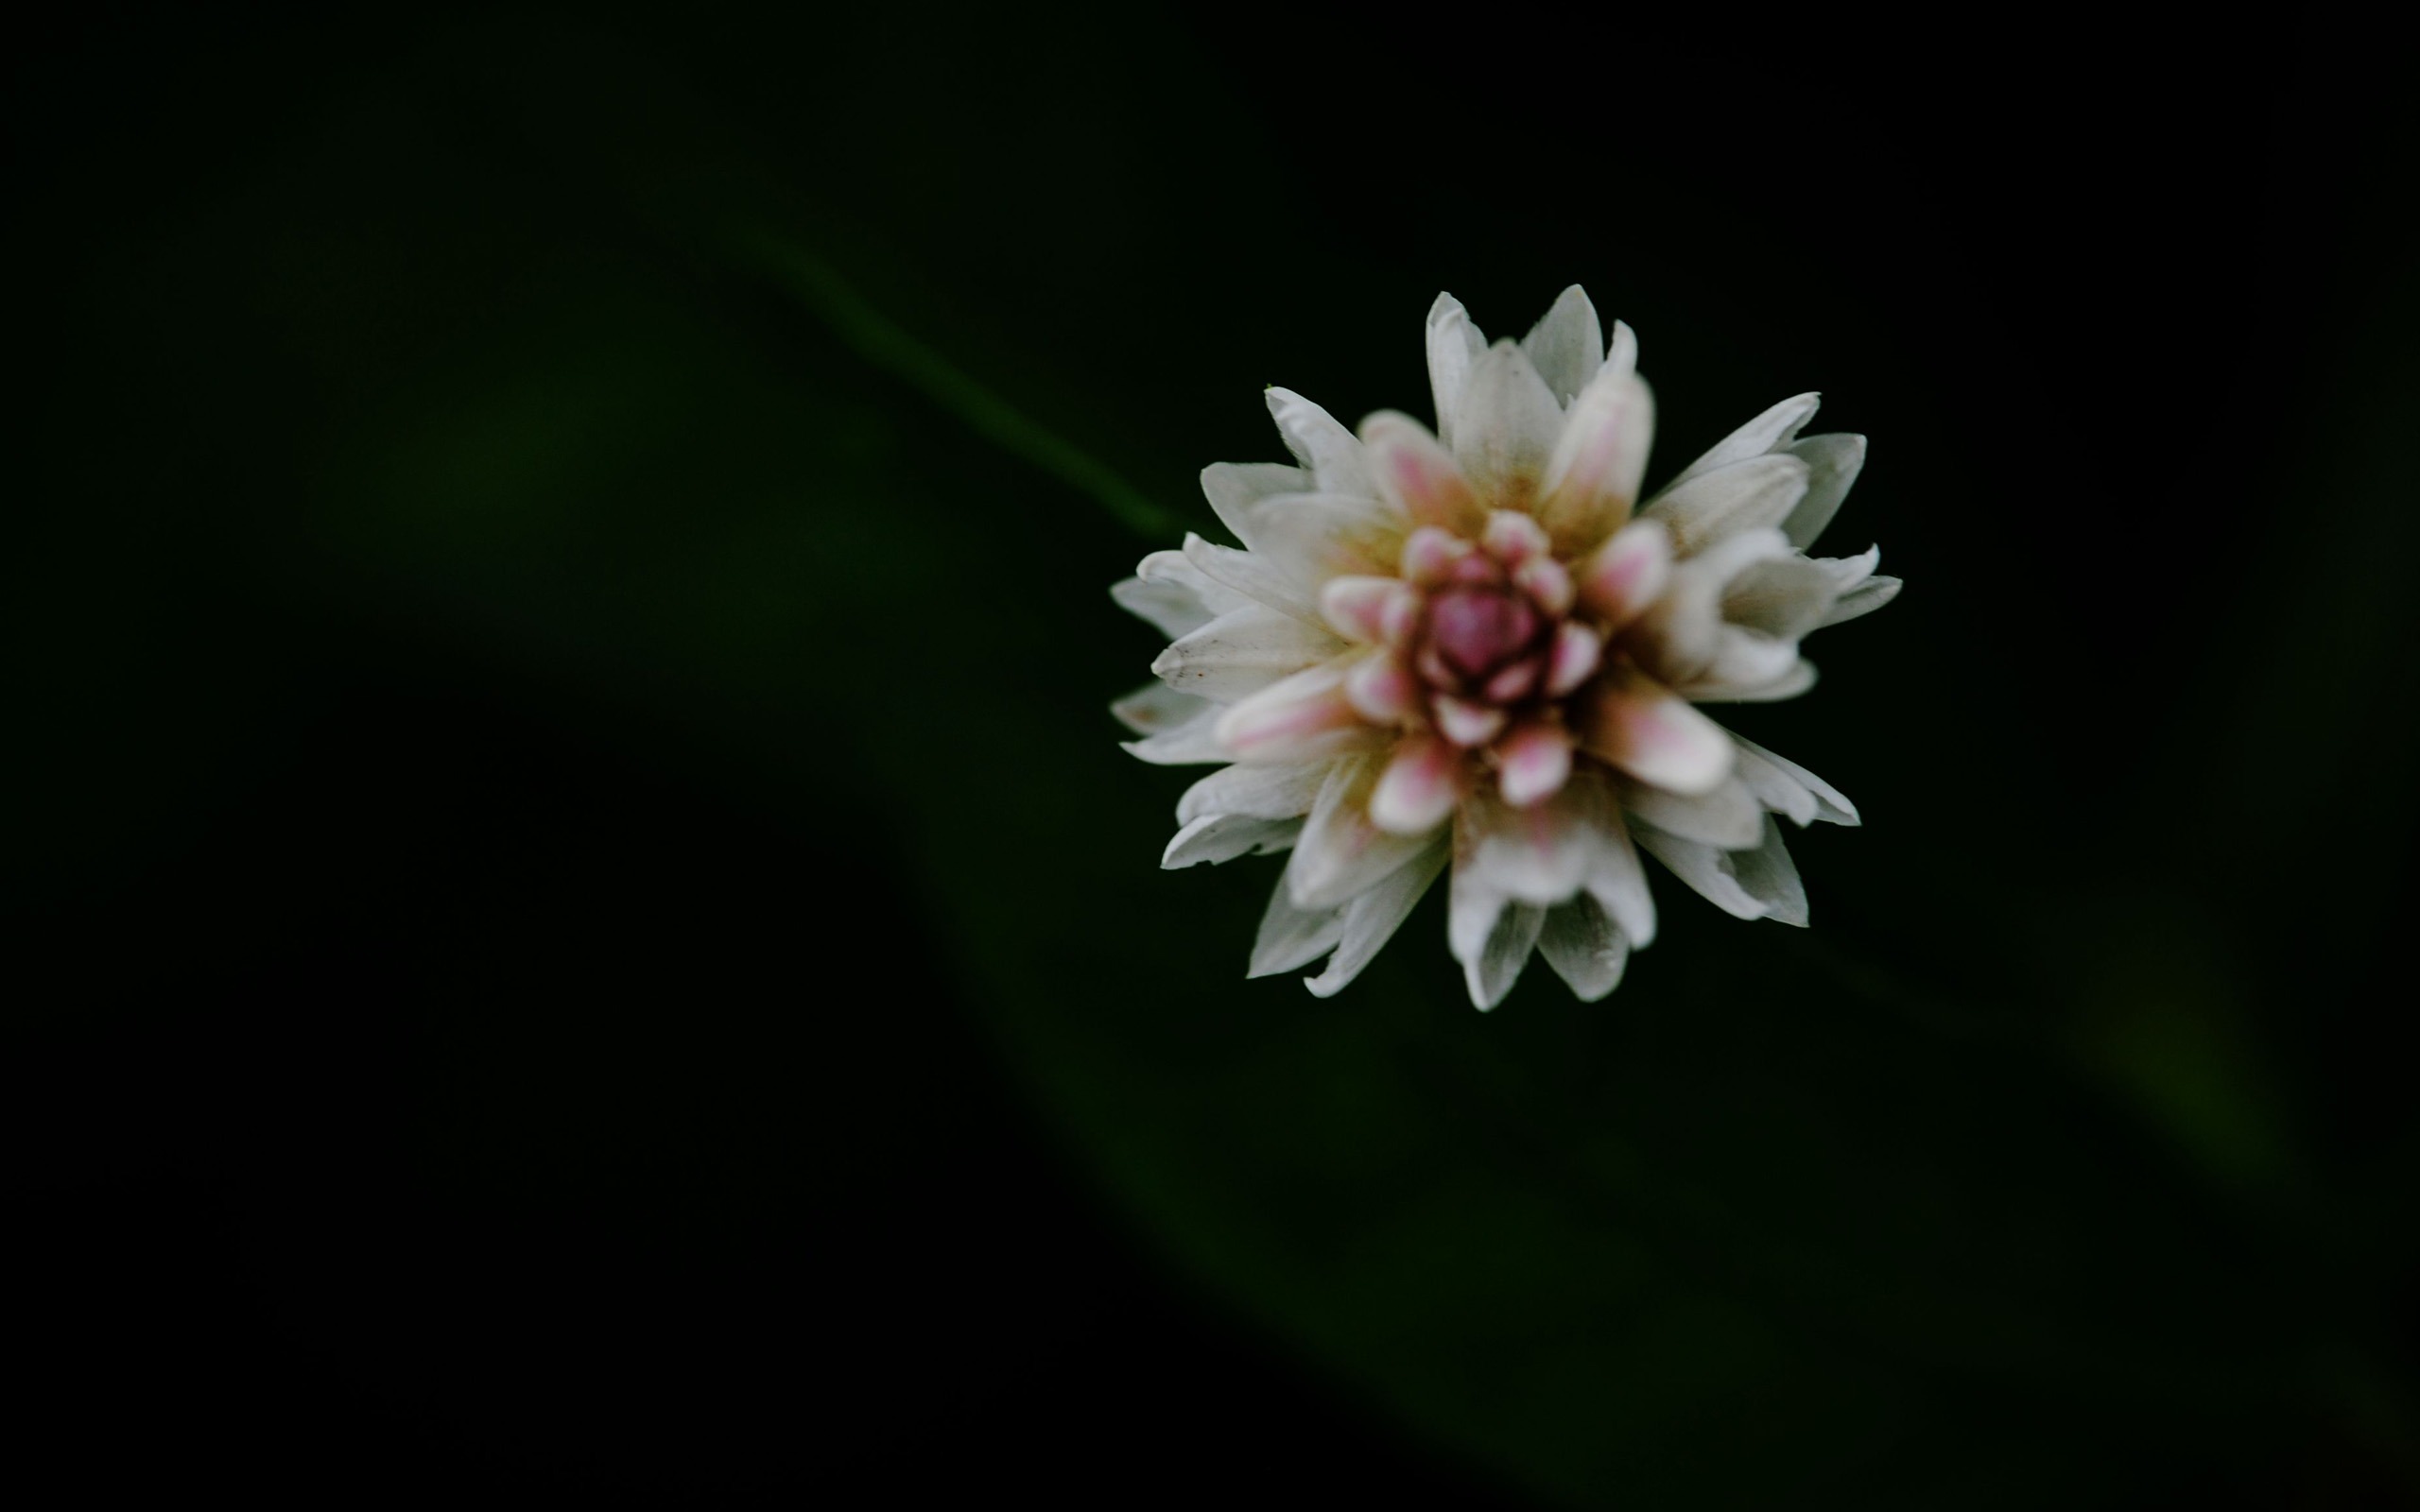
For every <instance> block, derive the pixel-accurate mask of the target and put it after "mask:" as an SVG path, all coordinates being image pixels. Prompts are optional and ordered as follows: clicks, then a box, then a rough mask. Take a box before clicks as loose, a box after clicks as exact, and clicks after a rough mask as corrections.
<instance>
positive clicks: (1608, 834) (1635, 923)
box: [1574, 783, 1655, 950]
mask: <svg viewBox="0 0 2420 1512" xmlns="http://www.w3.org/2000/svg"><path fill="white" fill-rule="evenodd" d="M1574 785H1575V786H1577V785H1578V784H1577V783H1575V784H1574ZM1601 806H1602V810H1603V816H1602V817H1601V818H1600V819H1599V823H1598V826H1597V836H1598V845H1597V853H1596V855H1595V856H1594V857H1593V858H1592V859H1591V860H1590V861H1589V863H1588V881H1587V883H1586V887H1587V891H1588V896H1589V897H1591V898H1594V899H1596V900H1597V902H1599V903H1600V904H1602V905H1603V906H1604V909H1605V912H1606V913H1608V914H1610V915H1612V916H1613V919H1614V922H1615V923H1616V924H1618V925H1620V926H1621V931H1622V933H1623V934H1624V935H1626V936H1629V937H1630V942H1631V945H1632V946H1633V948H1634V949H1637V950H1645V949H1646V948H1647V947H1648V946H1650V945H1651V944H1653V943H1654V942H1655V895H1654V893H1652V892H1651V891H1650V890H1649V888H1648V885H1647V868H1646V867H1644V866H1643V865H1641V864H1640V862H1639V859H1638V851H1637V848H1636V847H1634V845H1633V844H1632V843H1631V836H1630V827H1629V826H1628V825H1627V824H1625V823H1623V822H1622V816H1621V810H1620V809H1618V808H1617V807H1616V806H1615V803H1614V798H1613V794H1612V792H1611V790H1610V787H1608V788H1607V790H1606V792H1605V794H1604V797H1603V799H1602V800H1601Z"/></svg>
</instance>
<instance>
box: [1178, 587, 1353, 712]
mask: <svg viewBox="0 0 2420 1512" xmlns="http://www.w3.org/2000/svg"><path fill="white" fill-rule="evenodd" d="M1347 648H1348V647H1347V645H1346V643H1345V642H1344V641H1343V640H1342V639H1340V638H1339V637H1338V636H1336V635H1334V634H1332V633H1331V632H1330V631H1329V630H1328V629H1327V628H1326V627H1324V626H1322V625H1306V624H1305V623H1304V622H1303V621H1301V620H1299V619H1296V618H1294V617H1293V616H1291V615H1288V614H1281V613H1279V612H1278V611H1277V610H1273V609H1264V608H1262V607H1261V606H1260V605H1258V604H1247V605H1246V606H1245V607H1244V608H1242V609H1239V610H1235V611H1234V612H1233V613H1229V614H1221V615H1219V617H1218V618H1217V619H1215V620H1212V621H1211V622H1210V623H1209V624H1207V625H1204V626H1203V627H1201V628H1200V629H1198V630H1195V631H1194V632H1193V633H1192V634H1190V635H1187V636H1185V637H1184V639H1182V640H1180V641H1178V642H1177V643H1176V644H1174V645H1171V646H1169V647H1168V648H1167V650H1165V651H1162V652H1161V653H1160V654H1159V656H1158V657H1157V658H1156V659H1155V660H1153V662H1151V672H1152V674H1153V675H1154V676H1155V677H1157V678H1159V679H1160V680H1161V681H1163V682H1166V683H1167V685H1168V686H1169V687H1171V688H1174V689H1175V690H1176V691H1178V692H1179V693H1183V694H1188V695H1191V696H1194V697H1197V698H1207V699H1209V700H1211V701H1212V702H1214V703H1234V702H1236V700H1238V699H1241V698H1246V697H1250V696H1252V695H1253V694H1255V693H1258V692H1260V691H1261V690H1262V689H1264V688H1267V687H1269V686H1270V685H1271V684H1272V683H1275V682H1277V681H1279V680H1280V679H1285V678H1288V677H1291V676H1293V675H1294V674H1295V673H1297V672H1300V671H1302V670H1304V669H1305V668H1306V667H1312V666H1317V665H1319V664H1320V663H1321V662H1325V661H1327V660H1329V659H1330V658H1332V657H1335V656H1336V655H1338V654H1339V653H1340V652H1342V651H1344V650H1346V649H1347Z"/></svg>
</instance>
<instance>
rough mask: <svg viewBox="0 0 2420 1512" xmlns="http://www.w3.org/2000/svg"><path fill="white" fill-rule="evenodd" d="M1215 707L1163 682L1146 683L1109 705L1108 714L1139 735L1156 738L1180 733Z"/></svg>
mask: <svg viewBox="0 0 2420 1512" xmlns="http://www.w3.org/2000/svg"><path fill="white" fill-rule="evenodd" d="M1215 707H1216V705H1214V704H1211V703H1208V702H1206V701H1204V700H1202V699H1201V698H1197V697H1195V696H1192V695H1191V694H1189V693H1179V692H1177V691H1176V690H1175V689H1174V688H1171V687H1169V686H1168V685H1167V683H1165V682H1147V683H1145V684H1143V685H1142V686H1141V687H1139V688H1137V689H1135V690H1134V691H1133V692H1132V693H1130V694H1128V695H1127V696H1125V697H1123V698H1120V699H1118V700H1117V701H1116V702H1115V703H1114V704H1111V705H1110V706H1109V712H1110V713H1114V714H1115V715H1116V716H1117V720H1118V723H1120V724H1122V725H1124V726H1125V727H1126V728H1127V729H1129V730H1132V731H1134V733H1136V734H1138V735H1157V734H1162V733H1164V732H1166V731H1167V730H1178V729H1182V728H1183V727H1184V726H1186V725H1189V724H1191V723H1192V722H1193V721H1194V720H1196V719H1199V718H1200V717H1201V715H1202V714H1203V713H1205V712H1206V711H1208V710H1210V709H1212V708H1215Z"/></svg>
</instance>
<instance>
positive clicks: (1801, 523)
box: [1781, 434, 1865, 551]
mask: <svg viewBox="0 0 2420 1512" xmlns="http://www.w3.org/2000/svg"><path fill="white" fill-rule="evenodd" d="M1789 455H1792V456H1794V457H1797V458H1798V459H1799V460H1800V461H1802V462H1805V463H1806V497H1805V498H1803V499H1800V500H1799V501H1798V507H1796V508H1794V509H1792V510H1790V511H1789V519H1787V520H1785V521H1783V522H1782V525H1781V530H1782V534H1783V535H1786V536H1788V537H1789V543H1790V544H1791V545H1793V546H1796V547H1798V548H1799V549H1800V550H1802V551H1803V550H1805V549H1806V547H1808V546H1811V545H1813V544H1814V543H1815V538H1816V537H1817V536H1820V535H1822V534H1823V533H1824V526H1825V525H1828V524H1831V523H1832V516H1834V515H1836V514H1838V513H1840V512H1841V500H1843V499H1846V498H1847V497H1848V496H1849V488H1850V486H1851V485H1852V484H1854V483H1856V482H1857V475H1858V472H1862V471H1864V468H1865V438H1864V437H1862V436H1848V435H1842V434H1834V435H1830V436H1809V437H1806V438H1804V439H1801V440H1796V441H1792V442H1790V443H1789Z"/></svg>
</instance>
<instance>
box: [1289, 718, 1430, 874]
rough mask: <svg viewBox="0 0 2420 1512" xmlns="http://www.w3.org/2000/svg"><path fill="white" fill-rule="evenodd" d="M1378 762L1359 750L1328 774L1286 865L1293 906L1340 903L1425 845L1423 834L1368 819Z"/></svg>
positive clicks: (1404, 864)
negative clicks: (1383, 826) (1386, 828)
mask: <svg viewBox="0 0 2420 1512" xmlns="http://www.w3.org/2000/svg"><path fill="white" fill-rule="evenodd" d="M1380 765H1381V758H1380V757H1379V756H1377V755H1374V754H1370V753H1366V752H1365V753H1360V754H1357V755H1354V756H1351V757H1348V758H1346V759H1345V760H1342V761H1340V762H1338V763H1337V764H1336V765H1335V766H1334V767H1333V768H1331V769H1330V771H1329V772H1328V776H1327V781H1326V782H1324V783H1322V785H1321V788H1320V792H1319V798H1318V800H1317V801H1316V802H1315V803H1314V804H1313V805H1312V807H1311V812H1310V816H1309V818H1308V819H1306V820H1305V823H1304V825H1303V833H1302V837H1301V838H1300V839H1298V840H1297V841H1296V842H1295V844H1294V859H1293V861H1292V862H1291V863H1290V864H1289V865H1288V867H1287V868H1286V881H1287V885H1288V886H1289V887H1291V888H1292V889H1293V891H1294V902H1295V903H1296V904H1297V905H1298V906H1300V907H1304V908H1335V907H1339V906H1341V905H1342V904H1344V903H1346V902H1350V901H1351V900H1352V899H1353V898H1355V897H1356V896H1357V895H1359V894H1360V893H1362V892H1364V891H1366V890H1368V889H1369V888H1371V887H1374V886H1375V885H1377V884H1378V883H1379V882H1381V881H1382V880H1384V879H1385V878H1387V877H1388V876H1390V875H1392V873H1393V872H1394V871H1395V869H1396V868H1399V867H1403V866H1407V865H1409V863H1410V862H1411V861H1413V860H1414V859H1415V858H1417V857H1418V856H1419V854H1420V853H1421V852H1422V851H1425V850H1426V849H1427V847H1428V844H1429V838H1428V837H1427V836H1425V835H1401V834H1390V833H1387V832H1386V831H1384V830H1381V829H1379V828H1378V827H1377V826H1376V825H1375V824H1374V823H1372V822H1371V820H1370V794H1371V790H1372V789H1373V788H1374V787H1375V786H1376V785H1377V781H1378V772H1379V768H1380Z"/></svg>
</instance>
